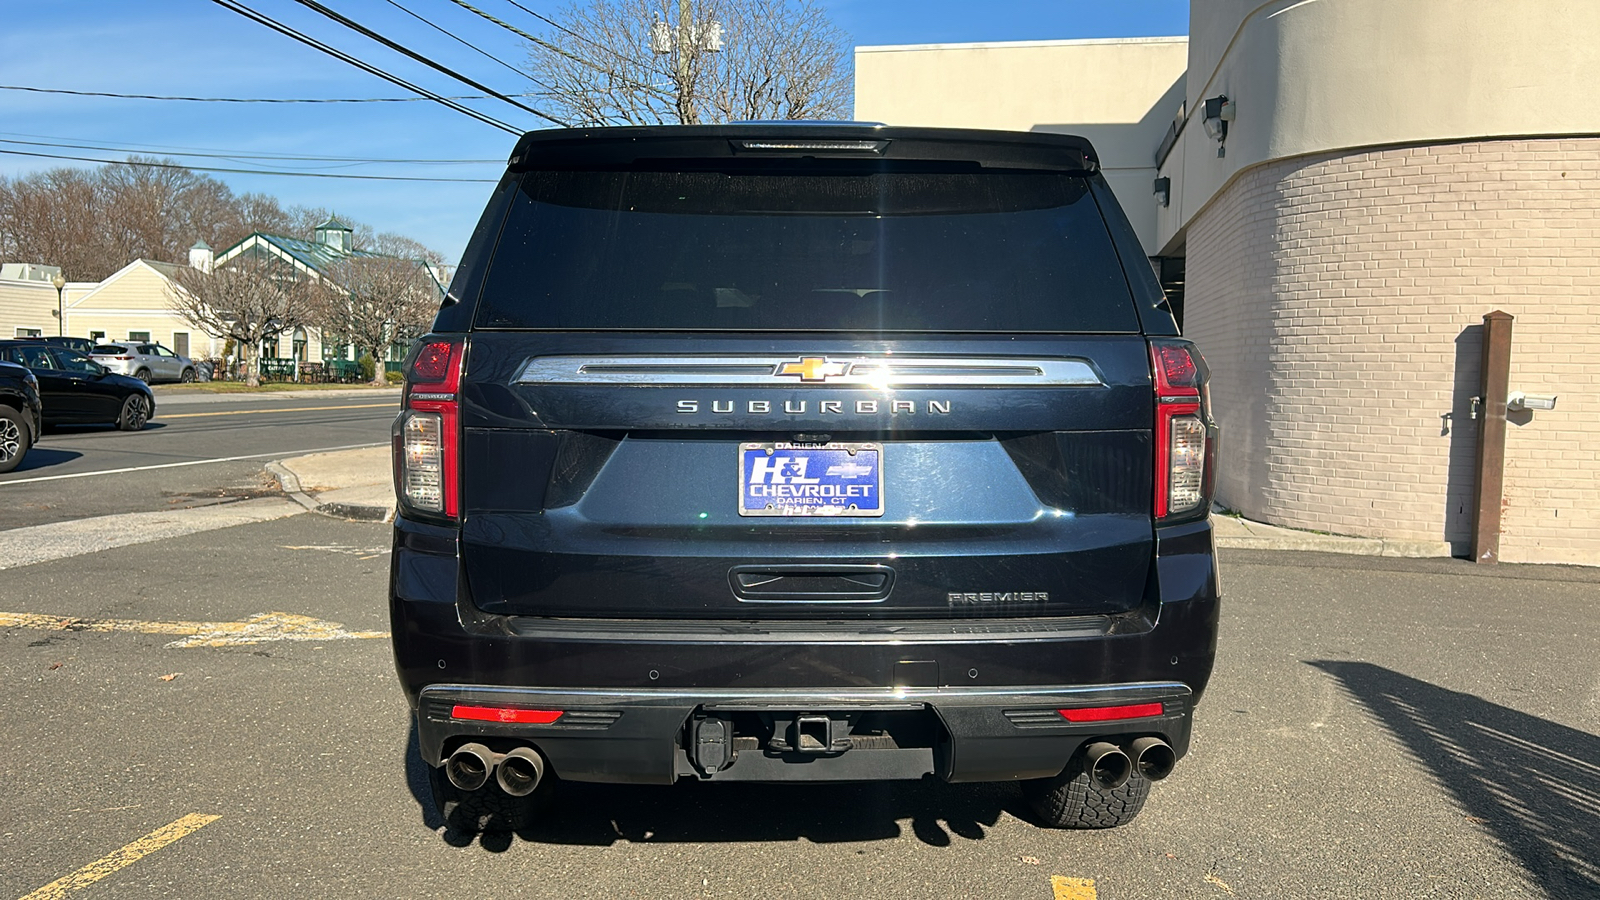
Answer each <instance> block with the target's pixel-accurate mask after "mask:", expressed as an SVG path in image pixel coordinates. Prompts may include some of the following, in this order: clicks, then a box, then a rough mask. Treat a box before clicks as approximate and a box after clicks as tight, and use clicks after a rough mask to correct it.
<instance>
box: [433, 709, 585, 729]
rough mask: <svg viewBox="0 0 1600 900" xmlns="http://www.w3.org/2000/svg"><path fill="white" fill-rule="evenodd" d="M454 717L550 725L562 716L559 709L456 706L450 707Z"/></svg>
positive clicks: (451, 715) (479, 720)
mask: <svg viewBox="0 0 1600 900" xmlns="http://www.w3.org/2000/svg"><path fill="white" fill-rule="evenodd" d="M450 718H452V719H472V720H474V721H478V722H511V723H514V724H517V725H549V724H550V723H551V722H554V721H555V720H557V719H559V718H561V710H559V709H513V708H511V707H509V706H455V707H452V708H451V709H450Z"/></svg>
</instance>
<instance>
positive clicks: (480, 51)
mask: <svg viewBox="0 0 1600 900" xmlns="http://www.w3.org/2000/svg"><path fill="white" fill-rule="evenodd" d="M383 2H385V3H387V4H389V5H390V6H392V7H394V8H395V9H398V10H400V11H401V12H403V13H405V14H406V15H408V16H410V17H411V18H413V19H416V20H417V21H418V22H421V23H422V24H424V25H426V26H428V27H429V28H432V29H433V30H434V31H437V32H439V33H440V34H442V35H444V36H445V37H447V38H449V39H450V40H452V41H455V42H456V43H458V44H460V45H461V46H463V47H466V48H467V49H468V50H471V51H473V52H474V53H478V54H480V55H482V56H486V57H488V58H489V59H492V60H494V61H495V62H497V63H499V64H500V65H502V66H504V67H506V68H507V69H510V70H511V71H513V72H515V73H517V74H518V75H521V76H522V77H523V78H526V79H528V80H529V81H531V82H533V83H534V84H537V85H538V86H539V87H542V88H544V89H545V90H550V85H548V84H545V83H544V82H542V81H540V80H539V79H537V78H535V77H534V76H533V75H532V74H530V73H528V72H524V71H522V70H521V69H519V68H517V67H516V66H513V65H512V64H510V63H508V62H506V61H505V60H503V59H501V58H500V57H498V56H495V55H494V54H493V53H490V52H489V51H487V50H485V49H483V48H482V47H479V46H478V45H476V44H474V43H472V42H471V41H467V40H463V39H462V38H461V37H460V36H459V35H456V34H453V33H451V32H450V31H447V30H445V29H443V28H440V27H439V26H438V25H435V24H434V23H433V22H430V21H428V20H427V19H426V18H424V17H422V16H419V15H417V14H416V13H414V12H412V11H411V10H409V9H406V8H405V7H404V6H401V5H400V4H399V3H397V2H395V0H383Z"/></svg>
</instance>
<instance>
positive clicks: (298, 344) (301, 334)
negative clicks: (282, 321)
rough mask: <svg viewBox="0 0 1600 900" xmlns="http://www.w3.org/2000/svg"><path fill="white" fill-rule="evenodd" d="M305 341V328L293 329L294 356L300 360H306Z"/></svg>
mask: <svg viewBox="0 0 1600 900" xmlns="http://www.w3.org/2000/svg"><path fill="white" fill-rule="evenodd" d="M306 343H307V341H306V330H305V329H304V328H296V329H295V330H294V358H295V359H298V360H300V361H301V362H305V361H306Z"/></svg>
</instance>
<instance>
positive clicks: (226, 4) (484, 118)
mask: <svg viewBox="0 0 1600 900" xmlns="http://www.w3.org/2000/svg"><path fill="white" fill-rule="evenodd" d="M211 2H212V3H215V4H217V5H218V6H220V7H222V8H224V9H228V10H232V11H233V12H236V13H238V14H239V15H241V16H244V17H245V18H247V19H250V20H251V21H253V22H257V23H259V24H261V25H265V26H267V27H268V28H271V29H272V30H273V31H276V32H278V33H279V34H282V35H285V36H287V37H291V38H294V39H295V40H297V41H299V42H300V43H302V44H305V45H306V46H308V47H313V48H315V49H317V50H321V51H322V52H323V53H326V54H328V55H329V56H332V57H334V58H335V59H338V60H340V61H342V62H347V63H349V64H350V65H352V66H355V67H356V68H358V69H360V70H362V71H363V72H367V73H369V74H372V75H376V76H378V77H379V78H382V79H383V80H384V81H387V82H389V83H390V84H393V85H397V86H399V87H403V88H405V89H406V90H408V91H411V92H412V93H414V94H420V95H421V96H423V97H427V98H428V99H430V100H433V101H436V102H438V103H442V104H444V105H445V106H447V107H449V108H450V109H453V110H455V111H456V112H458V113H461V114H463V115H467V116H471V117H472V118H474V119H477V120H478V121H480V122H482V123H484V124H485V125H493V126H494V127H496V128H498V129H500V130H501V131H507V132H510V133H511V134H517V135H520V134H522V129H520V128H517V127H516V126H514V125H508V124H506V123H505V122H502V121H500V120H499V119H496V118H494V117H492V116H489V115H487V114H485V113H481V112H478V111H477V110H475V109H473V108H472V107H470V106H463V105H462V104H460V103H457V102H455V101H454V100H451V99H449V98H447V97H444V96H442V95H440V94H436V93H434V92H433V91H430V90H428V89H427V88H425V87H420V86H418V85H415V84H412V83H411V82H409V81H406V80H405V79H404V78H400V77H399V76H396V75H390V74H389V73H388V72H385V71H383V70H382V69H380V68H378V67H377V66H374V65H372V64H371V63H368V62H364V61H362V60H359V59H357V58H355V57H354V56H351V55H350V54H348V53H346V52H344V51H343V50H339V49H337V48H335V47H330V46H328V45H327V44H324V43H323V42H321V41H319V40H317V39H316V38H314V37H310V36H308V35H306V34H302V33H301V32H299V31H296V30H295V29H293V28H290V27H289V26H287V25H284V24H282V23H281V22H278V21H276V20H275V19H272V18H270V17H268V16H265V15H262V14H261V13H258V12H256V11H255V10H253V9H251V8H250V7H248V6H245V5H244V4H243V3H239V2H237V0H211Z"/></svg>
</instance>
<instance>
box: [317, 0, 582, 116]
mask: <svg viewBox="0 0 1600 900" xmlns="http://www.w3.org/2000/svg"><path fill="white" fill-rule="evenodd" d="M295 2H296V3H298V4H300V5H301V6H304V7H305V8H306V9H309V10H313V11H315V12H318V13H321V14H322V15H324V16H327V17H328V18H330V19H332V20H333V21H335V22H338V23H339V24H340V25H343V26H344V27H346V28H348V29H350V30H351V31H354V32H357V33H358V34H362V35H365V36H366V37H368V38H370V39H372V40H374V41H377V42H378V43H380V44H382V45H384V46H385V47H388V48H389V49H390V50H393V51H395V52H396V53H401V54H404V55H406V56H409V57H411V58H412V59H414V60H416V61H417V62H419V63H422V64H423V65H425V66H427V67H429V68H431V69H435V70H437V71H439V72H442V73H444V74H446V75H448V76H450V77H451V78H454V79H455V80H457V81H459V82H461V83H462V84H466V85H470V86H471V87H474V88H477V89H478V90H480V91H483V92H484V93H486V94H493V95H494V97H495V99H497V100H503V101H505V102H506V103H509V104H511V105H512V106H515V107H516V108H517V109H520V110H522V111H524V112H528V113H532V114H533V115H536V116H538V117H539V118H541V119H544V120H545V121H547V122H554V123H555V124H557V125H560V126H561V127H563V128H567V127H570V126H568V125H567V123H566V122H563V121H561V120H560V119H558V118H556V117H555V116H552V115H550V114H549V113H546V112H543V111H542V110H537V109H534V108H533V107H531V106H529V105H527V104H526V103H523V102H521V101H520V100H513V99H512V98H511V97H509V96H507V95H505V94H502V93H500V92H499V91H496V90H495V89H494V88H491V87H489V86H487V85H485V84H481V83H479V82H477V81H474V80H472V79H471V78H468V77H467V76H465V75H463V74H461V73H460V72H457V71H456V70H454V69H452V68H450V67H449V66H446V65H444V64H442V63H438V62H435V61H434V60H432V59H430V58H428V57H426V56H424V55H422V54H421V53H418V52H416V51H415V50H412V49H410V48H408V47H406V46H405V45H403V44H400V43H398V42H396V41H391V40H389V39H388V38H386V37H384V36H383V35H381V34H379V33H377V32H376V31H373V30H372V29H370V28H368V27H366V26H365V25H362V24H361V23H360V22H357V21H355V20H354V19H351V18H349V17H348V16H345V15H342V14H340V13H338V12H335V11H334V10H332V9H329V8H328V7H326V6H323V5H322V4H321V3H318V2H317V0H295Z"/></svg>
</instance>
